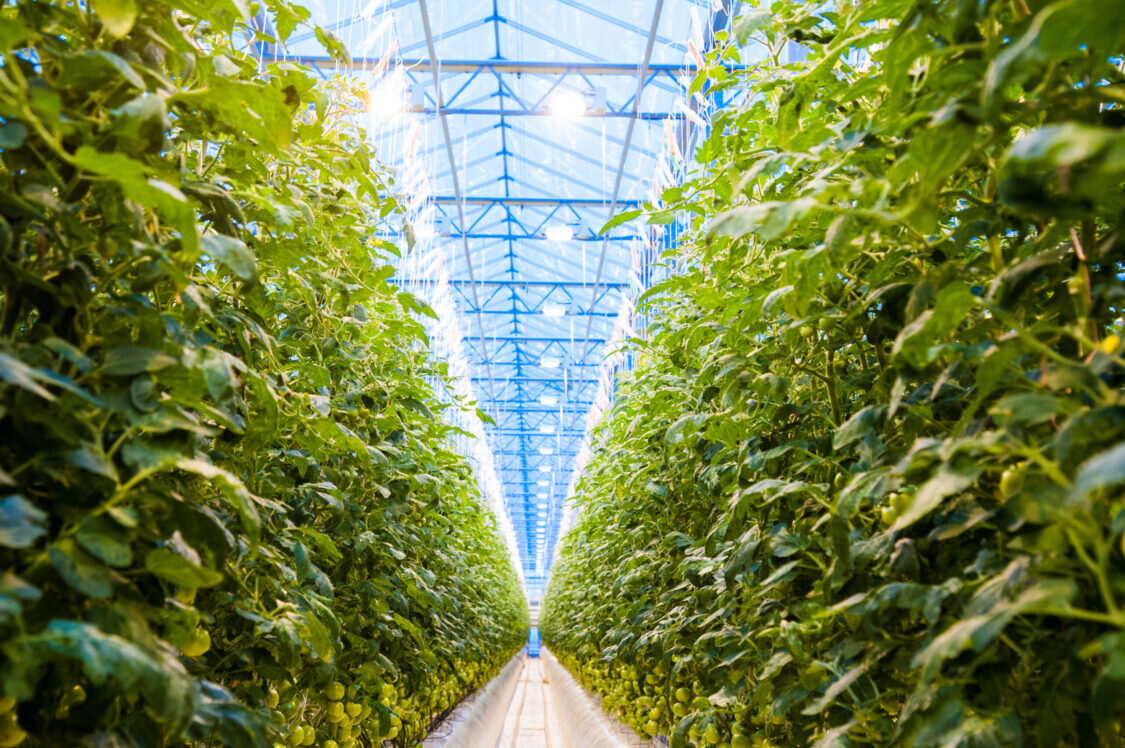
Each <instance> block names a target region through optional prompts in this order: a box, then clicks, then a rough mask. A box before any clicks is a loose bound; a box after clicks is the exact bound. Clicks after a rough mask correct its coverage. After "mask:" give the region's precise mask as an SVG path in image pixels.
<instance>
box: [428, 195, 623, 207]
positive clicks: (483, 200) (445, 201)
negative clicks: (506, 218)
mask: <svg viewBox="0 0 1125 748" xmlns="http://www.w3.org/2000/svg"><path fill="white" fill-rule="evenodd" d="M433 202H434V203H436V204H438V205H456V204H457V198H455V197H450V196H441V197H435V198H434V199H433ZM464 203H465V204H466V205H512V206H524V207H529V206H548V207H550V206H560V207H564V208H565V207H570V208H602V209H605V208H606V207H608V206H609V201H608V200H589V199H570V198H558V199H556V198H551V197H466V198H465V199H464ZM617 204H618V205H621V206H633V207H635V206H637V205H640V204H641V201H640V200H618V201H617Z"/></svg>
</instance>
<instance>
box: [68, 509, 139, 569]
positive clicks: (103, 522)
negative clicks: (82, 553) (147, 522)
mask: <svg viewBox="0 0 1125 748" xmlns="http://www.w3.org/2000/svg"><path fill="white" fill-rule="evenodd" d="M75 537H76V538H77V540H78V544H79V545H81V546H82V547H83V548H84V549H85V550H87V551H89V552H90V553H91V554H92V555H93V556H95V557H97V558H99V559H101V560H102V561H104V562H105V563H106V564H108V565H109V566H116V567H118V568H124V567H126V566H129V565H130V564H131V563H133V549H132V547H131V546H130V544H129V538H128V536H127V535H126V534H125V533H124V532H123V531H122V530H121V528H120V527H118V526H117V525H116V524H115V523H113V522H112V521H110V520H109V519H107V518H106V517H105V516H104V515H91V516H89V517H86V519H84V520H82V522H81V523H80V524H79V525H78V532H77V534H76V535H75Z"/></svg>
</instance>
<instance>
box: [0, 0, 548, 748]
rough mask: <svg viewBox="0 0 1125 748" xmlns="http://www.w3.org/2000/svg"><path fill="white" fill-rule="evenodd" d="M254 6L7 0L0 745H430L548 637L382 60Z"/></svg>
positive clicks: (0, 285)
mask: <svg viewBox="0 0 1125 748" xmlns="http://www.w3.org/2000/svg"><path fill="white" fill-rule="evenodd" d="M259 13H261V14H266V13H268V17H269V18H270V20H271V23H272V25H273V27H274V28H277V29H278V30H279V34H280V35H281V36H282V37H285V36H287V35H288V34H289V33H290V32H292V31H293V30H294V28H295V27H297V26H298V25H299V24H301V23H303V22H304V21H305V19H306V18H307V12H306V11H304V10H303V9H300V8H298V7H296V6H290V5H287V4H285V3H283V2H276V3H271V4H270V5H269V6H268V7H265V6H255V7H253V8H251V7H249V6H247V5H246V4H245V3H244V2H243V1H242V0H218V1H216V2H210V1H209V0H204V1H203V2H195V1H194V0H182V1H181V0H176V1H175V2H149V3H144V4H143V5H142V4H138V3H135V2H133V1H132V0H95V2H93V3H92V4H89V5H86V4H82V5H80V4H77V3H62V2H30V1H29V2H23V1H22V0H21V1H20V2H15V3H9V4H7V5H5V7H3V8H2V9H0V51H2V52H3V54H4V62H3V66H2V67H0V119H2V124H0V314H2V317H0V567H2V569H3V576H2V577H0V689H2V693H3V697H2V698H0V745H3V746H10V745H18V744H21V743H22V744H25V745H29V746H51V747H55V746H77V745H85V746H95V745H96V746H114V747H116V746H146V747H147V746H173V745H178V746H182V745H185V744H193V745H203V744H206V745H208V746H211V745H226V746H261V745H267V744H270V743H272V742H273V741H275V740H284V741H285V743H287V744H290V745H295V744H298V743H300V744H304V745H309V744H312V743H314V742H316V744H318V745H325V746H332V745H334V744H333V743H331V742H328V741H330V740H335V741H336V743H337V744H338V745H340V746H344V747H345V748H347V746H355V745H361V746H370V745H375V744H380V743H381V742H382V739H383V738H394V742H395V744H396V745H408V744H409V745H412V744H414V742H415V741H416V740H418V739H419V738H420V736H421V735H422V734H424V731H425V728H426V725H427V723H428V722H429V720H430V717H431V715H432V714H435V713H438V712H441V711H442V710H444V709H446V708H448V707H449V706H450V705H451V704H452V703H453V702H455V701H456V700H457V699H459V698H460V697H461V696H462V695H463V694H464V693H466V692H467V691H469V690H471V689H473V688H475V687H476V686H478V685H480V684H481V683H483V682H484V681H486V680H487V679H488V678H489V677H490V676H491V674H493V673H494V672H495V671H496V669H497V668H498V667H499V666H500V665H501V664H502V663H503V662H504V661H505V660H506V659H507V658H508V657H509V656H510V655H511V654H512V653H513V652H514V650H515V649H517V648H518V647H519V646H520V644H521V642H522V640H523V638H524V635H525V630H526V626H527V610H526V604H525V602H524V600H523V596H522V593H521V591H520V589H519V583H518V579H517V577H516V574H515V571H514V570H513V568H512V566H511V564H510V562H509V560H508V555H507V553H506V551H505V550H504V547H503V544H502V542H501V540H500V538H499V534H498V533H497V531H496V529H495V526H494V520H493V518H492V517H491V516H490V515H489V514H488V513H487V510H486V509H484V508H483V506H482V503H481V501H480V500H479V498H478V495H477V489H476V487H475V486H476V483H475V480H474V478H473V475H472V472H471V470H470V468H469V467H468V465H467V463H466V462H465V460H464V459H462V457H460V456H459V455H457V454H454V453H453V452H451V451H450V449H449V447H448V444H449V443H451V442H450V440H449V438H448V437H449V435H450V427H449V426H447V425H446V424H445V423H444V422H443V421H442V420H441V418H440V411H441V409H442V408H444V407H446V406H443V405H440V404H439V403H438V402H437V401H436V400H435V397H434V394H433V392H432V391H431V390H430V388H429V386H428V385H427V384H426V377H432V376H439V377H440V376H442V372H441V371H440V370H439V369H435V367H434V365H433V364H432V363H431V362H429V361H428V360H427V355H426V353H425V351H426V350H427V345H426V340H425V335H424V332H423V329H422V326H421V325H420V324H419V323H418V321H417V319H416V315H417V314H419V313H432V312H430V311H429V310H428V309H427V308H425V306H424V305H423V304H421V303H420V302H419V301H418V300H417V299H415V298H414V297H412V296H410V295H409V294H406V293H401V292H399V291H398V290H397V289H395V288H394V287H393V286H392V285H391V284H390V283H389V282H388V280H389V278H390V276H391V275H392V269H391V267H390V266H389V265H388V264H387V262H386V257H387V256H388V255H389V253H392V252H394V251H395V249H394V247H393V246H391V245H390V244H387V243H385V242H383V241H381V240H379V239H377V238H375V228H376V225H377V224H378V223H379V221H380V220H381V219H386V220H394V221H400V220H401V211H400V209H399V207H398V205H397V204H396V202H395V200H394V198H393V196H391V194H390V193H389V189H390V187H389V185H388V184H387V183H386V177H385V176H384V175H383V174H382V172H381V171H380V170H379V169H378V168H377V167H375V166H373V164H372V163H371V155H370V153H369V151H368V149H367V146H366V144H365V142H364V140H363V135H362V133H360V132H357V131H355V130H354V129H353V128H352V127H350V126H349V125H348V122H349V121H350V120H349V117H348V115H349V114H350V113H351V110H352V109H353V108H354V107H356V106H358V102H359V101H360V98H361V93H362V92H361V91H359V90H358V89H355V90H352V89H349V87H348V86H347V84H345V83H337V84H335V85H318V84H316V83H315V82H314V79H313V78H312V76H311V75H310V74H309V73H307V72H305V71H304V70H303V69H301V68H299V67H297V66H294V65H291V64H288V63H284V62H281V63H276V64H271V65H269V66H268V67H267V68H266V69H265V70H264V71H262V72H260V71H259V68H258V63H257V61H256V60H254V59H253V58H252V57H251V56H250V55H249V54H247V53H244V52H242V51H239V50H240V49H244V48H245V44H244V41H245V38H246V37H247V35H249V37H253V38H256V39H257V40H258V41H267V42H272V41H277V40H272V39H269V38H267V37H264V35H261V34H259V35H257V36H256V37H255V32H254V31H253V30H252V24H251V17H252V15H257V14H259ZM263 17H264V16H263ZM317 33H318V34H319V35H320V37H321V38H322V40H323V41H324V42H325V43H326V44H327V45H328V46H329V47H330V48H332V49H334V50H336V52H337V53H338V54H343V52H342V50H341V49H340V48H339V45H338V43H336V42H335V41H334V40H333V39H332V38H331V37H330V36H329V35H328V34H326V33H325V32H323V31H321V30H319V29H317ZM336 682H339V684H340V686H339V687H337V686H336V685H331V684H334V683H336ZM25 732H26V733H28V736H27V737H25V736H24V733H25Z"/></svg>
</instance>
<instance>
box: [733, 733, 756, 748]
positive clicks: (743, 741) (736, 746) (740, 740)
mask: <svg viewBox="0 0 1125 748" xmlns="http://www.w3.org/2000/svg"><path fill="white" fill-rule="evenodd" d="M753 746H754V741H753V740H751V739H750V738H748V737H746V736H745V735H735V736H734V737H732V738H731V739H730V748H753Z"/></svg>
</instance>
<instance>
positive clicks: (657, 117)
mask: <svg viewBox="0 0 1125 748" xmlns="http://www.w3.org/2000/svg"><path fill="white" fill-rule="evenodd" d="M409 111H412V112H414V113H415V114H464V115H469V116H478V115H479V116H485V117H553V116H555V115H554V114H552V113H551V111H550V110H548V109H473V108H465V107H446V108H444V109H440V110H439V109H434V108H433V107H422V108H421V109H411V110H409ZM607 117H608V118H613V119H639V120H642V121H646V122H662V121H664V120H666V119H670V120H673V121H679V120H684V119H687V115H685V114H682V113H680V112H633V111H624V112H616V111H613V110H612V109H606V110H605V111H603V112H592V111H591V112H587V113H586V114H583V115H581V116H580V117H577V118H576V119H599V118H607Z"/></svg>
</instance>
